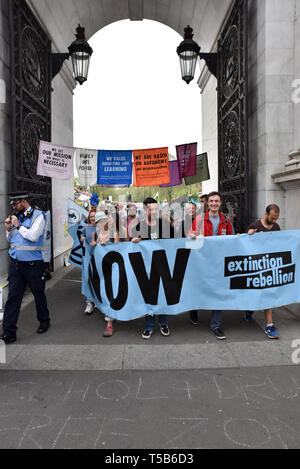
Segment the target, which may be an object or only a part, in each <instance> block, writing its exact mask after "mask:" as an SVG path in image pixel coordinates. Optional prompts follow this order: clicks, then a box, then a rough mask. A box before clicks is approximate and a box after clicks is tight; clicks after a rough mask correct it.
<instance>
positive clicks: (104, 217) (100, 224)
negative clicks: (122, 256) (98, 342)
mask: <svg viewBox="0 0 300 469" xmlns="http://www.w3.org/2000/svg"><path fill="white" fill-rule="evenodd" d="M95 222H96V224H97V230H96V233H94V236H93V241H92V244H91V245H92V246H94V247H95V246H97V245H98V244H100V246H105V245H107V244H111V243H119V242H120V233H119V231H118V228H119V227H120V222H119V214H118V213H117V212H116V214H115V217H114V216H113V214H112V213H109V214H106V213H105V212H97V213H96V217H95ZM121 237H122V236H121ZM105 321H106V328H105V330H104V333H103V336H104V337H112V336H113V334H114V331H115V329H114V325H113V322H114V319H113V318H111V317H109V316H105Z"/></svg>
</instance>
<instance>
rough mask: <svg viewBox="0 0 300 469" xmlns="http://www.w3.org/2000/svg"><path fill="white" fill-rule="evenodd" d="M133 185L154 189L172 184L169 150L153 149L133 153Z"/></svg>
mask: <svg viewBox="0 0 300 469" xmlns="http://www.w3.org/2000/svg"><path fill="white" fill-rule="evenodd" d="M133 169H134V171H133V185H134V186H135V187H152V186H159V185H160V184H170V168H169V149H168V148H167V147H166V148H152V149H148V150H135V151H134V152H133Z"/></svg>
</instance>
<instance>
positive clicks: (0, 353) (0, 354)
mask: <svg viewBox="0 0 300 469" xmlns="http://www.w3.org/2000/svg"><path fill="white" fill-rule="evenodd" d="M0 364H2V365H5V364H6V345H5V342H3V340H0Z"/></svg>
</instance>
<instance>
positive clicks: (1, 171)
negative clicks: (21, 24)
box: [0, 0, 11, 278]
mask: <svg viewBox="0 0 300 469" xmlns="http://www.w3.org/2000/svg"><path fill="white" fill-rule="evenodd" d="M8 25H9V22H8V0H0V87H1V89H0V278H1V277H2V276H3V275H5V274H6V272H7V268H8V256H7V246H8V245H7V242H6V238H5V226H4V220H5V218H6V216H7V215H8V213H9V211H8V200H7V192H8V191H9V189H10V178H11V147H10V142H11V135H10V101H9V91H10V73H9V65H10V55H9V27H8Z"/></svg>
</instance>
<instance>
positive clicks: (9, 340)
mask: <svg viewBox="0 0 300 469" xmlns="http://www.w3.org/2000/svg"><path fill="white" fill-rule="evenodd" d="M0 340H2V341H3V342H4V343H5V344H6V345H8V344H13V343H14V342H16V341H17V337H16V336H13V335H11V336H9V335H5V334H2V335H1V336H0Z"/></svg>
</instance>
